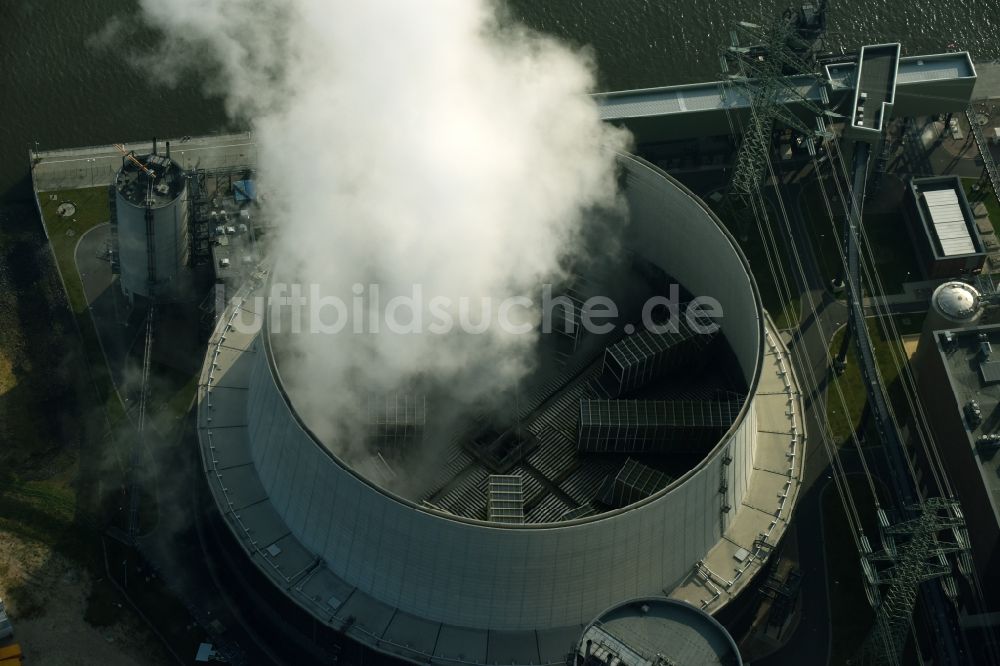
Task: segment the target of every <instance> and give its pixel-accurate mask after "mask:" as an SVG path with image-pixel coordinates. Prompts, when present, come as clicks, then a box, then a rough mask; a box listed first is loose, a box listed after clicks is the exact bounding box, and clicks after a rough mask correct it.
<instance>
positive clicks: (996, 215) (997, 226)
mask: <svg viewBox="0 0 1000 666" xmlns="http://www.w3.org/2000/svg"><path fill="white" fill-rule="evenodd" d="M977 182H979V179H978V178H963V179H962V187H964V188H965V196H966V197H967V198H968V200H969V203H970V204H975V203H976V202H978V201H982V202H983V203H984V204H985V205H986V213H987V214H988V215H989V216H990V224H992V225H993V232H994V233H995V234H996V235H997V237H1000V202H998V201H997V195H996V194H995V193H994V192H993V190H992V189H991V188H990V186H988V185H987V186H985V187H982V188H980V190H979V191H978V192H976V191H973V189H972V187H973V185H975V184H976V183H977Z"/></svg>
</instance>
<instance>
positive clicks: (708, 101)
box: [594, 76, 823, 120]
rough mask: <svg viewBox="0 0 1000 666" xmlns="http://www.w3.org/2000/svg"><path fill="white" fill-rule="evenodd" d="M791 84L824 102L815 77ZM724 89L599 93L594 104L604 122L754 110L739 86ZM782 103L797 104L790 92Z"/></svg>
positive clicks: (711, 84) (719, 85) (712, 84)
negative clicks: (695, 113)
mask: <svg viewBox="0 0 1000 666" xmlns="http://www.w3.org/2000/svg"><path fill="white" fill-rule="evenodd" d="M788 81H789V83H790V84H791V86H792V87H793V88H794V89H795V90H796V92H797V93H798V94H799V95H800V96H801V97H804V98H805V99H808V100H810V101H813V102H817V103H820V102H822V101H823V93H822V91H821V88H822V87H823V86H821V85H818V84H817V83H816V80H815V78H814V77H812V76H792V77H789V78H788ZM724 87H726V84H725V83H724V82H722V81H708V82H706V83H692V84H687V85H679V86H662V87H657V88H640V89H638V90H621V91H616V92H608V93H599V94H596V95H594V100H595V101H596V102H597V104H598V106H599V107H600V113H601V119H602V120H621V119H624V118H642V117H652V116H664V115H675V114H681V113H694V112H703V111H726V110H734V109H747V108H750V101H749V100H748V99H747V96H746V95H745V94H744V92H743V91H742V90H740V89H739V87H738V86H729V87H728V89H727V90H725V91H724V90H723V88H724ZM779 100H781V101H783V102H794V101H795V99H794V96H793V95H792V94H791V93H790V92H787V91H783V92H782V93H781V94H780V95H779Z"/></svg>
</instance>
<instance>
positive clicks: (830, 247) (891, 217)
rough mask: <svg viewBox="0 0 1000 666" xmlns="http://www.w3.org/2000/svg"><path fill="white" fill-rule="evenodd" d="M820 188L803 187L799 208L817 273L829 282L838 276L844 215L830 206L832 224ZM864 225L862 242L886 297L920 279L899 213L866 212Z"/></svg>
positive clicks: (816, 183)
mask: <svg viewBox="0 0 1000 666" xmlns="http://www.w3.org/2000/svg"><path fill="white" fill-rule="evenodd" d="M820 187H822V184H821V183H820V182H818V181H814V182H812V183H809V184H808V185H807V186H806V187H804V188H803V190H802V197H801V199H800V200H799V205H800V206H801V207H802V217H803V220H804V221H805V223H806V229H807V230H808V233H809V242H810V243H811V245H812V248H813V253H814V254H815V255H816V261H817V263H818V264H819V269H820V271H821V273H822V275H823V279H824V280H825V281H829V280H832V279H833V278H834V276H836V275H840V272H841V252H842V251H843V249H842V248H841V243H842V242H843V238H842V236H843V227H844V215H843V211H842V210H838V209H837V208H836V205H837V204H836V202H832V203H833V205H834V219H833V221H832V223H831V220H830V215H829V212H828V211H827V209H826V205H825V204H824V202H823V194H822V191H821V190H820ZM863 224H864V238H865V239H866V240H867V241H868V245H869V246H870V247H871V254H872V255H873V256H874V257H875V271H876V272H877V273H878V277H879V280H881V282H882V287H883V289H884V290H885V293H886V294H896V293H899V292H901V291H902V290H903V283H904V282H909V281H913V280H919V279H921V274H920V263H919V261H918V260H917V255H916V252H915V251H914V249H913V244H912V243H911V242H910V239H909V236H908V235H907V232H906V221H905V220H904V219H903V213H902V211H901V210H900V211H897V212H893V213H870V212H866V213H864V215H863ZM861 249H862V250H863V251H864V250H865V248H861ZM862 256H867V255H866V254H863V255H862Z"/></svg>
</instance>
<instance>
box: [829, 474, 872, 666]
mask: <svg viewBox="0 0 1000 666" xmlns="http://www.w3.org/2000/svg"><path fill="white" fill-rule="evenodd" d="M847 481H848V482H847V486H848V488H849V489H850V492H851V495H852V496H853V497H854V502H855V504H856V506H857V507H858V510H859V512H860V513H861V520H862V523H863V525H862V528H863V529H864V531H865V533H866V534H877V533H878V528H877V523H876V520H875V516H874V512H872V511H871V507H872V506H873V505H874V501H873V498H872V492H871V488H870V487H869V486H868V482H867V481H866V480H865V478H864V477H862V476H856V475H851V476H849V477H848V478H847ZM879 495H880V496H881V495H884V493H883V492H879ZM823 544H824V546H825V548H826V553H825V555H826V579H827V589H828V590H829V595H830V625H831V628H832V630H833V635H832V637H831V638H832V641H831V643H830V664H831V665H832V666H841V665H842V664H846V663H848V660H849V659H851V658H852V657H854V656H856V655H857V652H858V649H859V648H860V647H861V645H862V644H863V643H864V640H865V638H866V637H867V636H868V632H869V630H870V629H871V625H872V622H873V620H874V617H875V614H874V612H873V611H872V607H871V604H869V603H868V598H867V597H866V596H865V588H864V581H863V580H862V574H861V563H860V561H859V558H858V551H857V548H856V546H855V543H854V539H853V538H852V536H851V529H850V523H849V522H848V520H847V514H846V513H845V512H844V507H843V504H842V503H841V501H840V497H839V496H838V494H837V488H836V486H835V485H833V483H830V485H828V486H827V487H826V488H825V489H824V492H823Z"/></svg>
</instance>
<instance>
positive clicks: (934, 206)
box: [924, 190, 976, 257]
mask: <svg viewBox="0 0 1000 666" xmlns="http://www.w3.org/2000/svg"><path fill="white" fill-rule="evenodd" d="M924 200H925V201H926V203H927V210H928V211H930V214H931V223H932V224H933V225H934V233H935V234H937V237H938V240H939V241H940V242H941V251H942V253H944V256H946V257H953V256H956V255H962V254H974V253H975V252H976V246H975V244H974V243H973V242H972V236H971V235H970V234H969V227H968V225H967V224H966V221H965V216H964V215H963V214H962V207H961V206H960V205H959V203H958V193H957V192H955V190H931V191H929V192H924Z"/></svg>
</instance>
